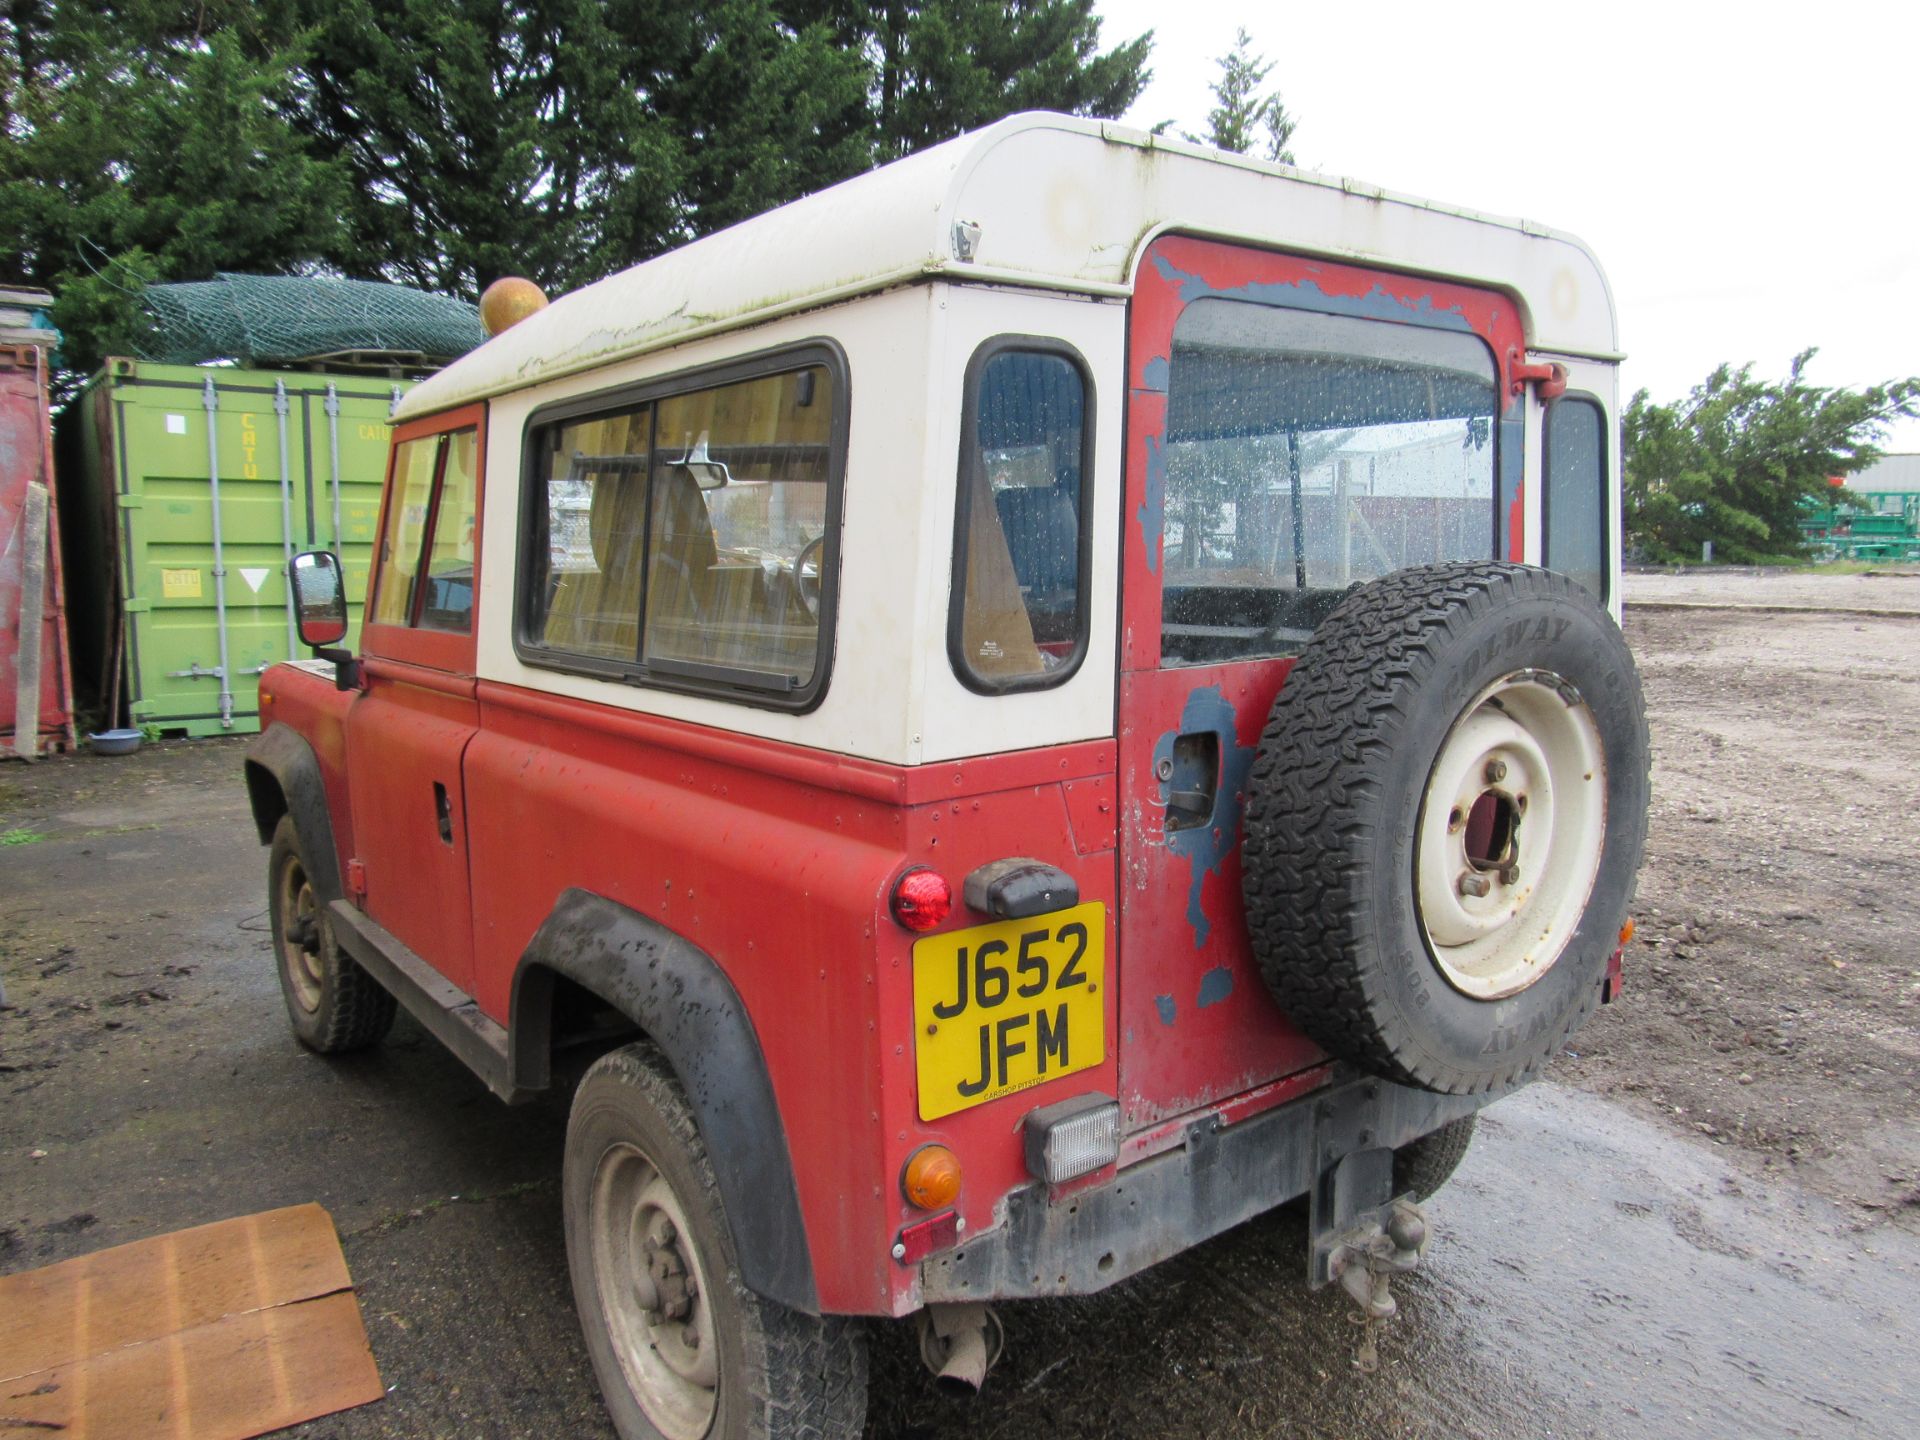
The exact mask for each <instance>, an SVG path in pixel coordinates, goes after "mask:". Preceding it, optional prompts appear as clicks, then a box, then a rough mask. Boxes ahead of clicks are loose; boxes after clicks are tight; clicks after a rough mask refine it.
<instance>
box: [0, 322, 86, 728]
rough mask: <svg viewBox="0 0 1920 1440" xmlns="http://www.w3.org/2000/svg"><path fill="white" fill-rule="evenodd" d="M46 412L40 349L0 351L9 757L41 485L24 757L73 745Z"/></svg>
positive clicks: (1, 642) (4, 723) (3, 711)
mask: <svg viewBox="0 0 1920 1440" xmlns="http://www.w3.org/2000/svg"><path fill="white" fill-rule="evenodd" d="M50 424H51V422H50V421H49V419H48V413H47V373H46V352H45V351H44V350H42V349H41V348H40V347H39V346H37V345H20V346H7V347H5V348H3V349H0V536H5V537H6V539H5V540H4V541H0V616H4V617H5V619H4V620H0V751H4V752H5V753H7V754H12V753H13V752H14V742H13V730H14V725H15V723H16V720H17V716H16V714H15V708H16V697H17V695H18V693H19V671H18V668H17V666H18V662H19V656H20V627H19V616H20V601H21V585H22V582H23V579H24V575H25V570H26V554H25V552H24V551H23V550H22V548H21V546H20V544H19V537H20V533H21V525H22V523H23V521H24V519H25V514H24V511H25V506H26V498H27V486H28V485H30V484H34V483H38V484H41V485H44V486H46V488H47V546H46V552H45V556H44V560H45V565H46V578H45V580H44V582H43V587H42V590H41V602H40V603H41V611H40V613H41V624H40V694H39V696H38V702H39V703H38V705H37V707H36V708H35V713H30V714H29V716H28V722H29V724H31V725H33V726H34V727H35V738H34V739H33V741H32V742H30V743H29V744H28V745H27V746H26V747H25V748H26V752H27V753H28V754H30V755H31V754H36V753H39V752H40V751H44V750H64V749H66V748H67V747H68V746H69V745H71V744H72V743H73V739H74V735H73V686H72V679H71V673H70V670H69V668H68V661H67V616H66V608H65V599H66V585H65V583H64V581H63V580H62V578H61V567H60V513H59V491H58V489H57V488H56V487H55V484H54V474H53V432H52V430H51V429H50V428H49V426H50Z"/></svg>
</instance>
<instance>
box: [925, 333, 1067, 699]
mask: <svg viewBox="0 0 1920 1440" xmlns="http://www.w3.org/2000/svg"><path fill="white" fill-rule="evenodd" d="M1092 436H1093V406H1092V403H1091V400H1090V397H1089V394H1088V386H1087V380H1086V371H1085V367H1084V364H1083V363H1082V361H1081V359H1080V357H1079V355H1078V354H1077V353H1075V352H1074V351H1073V350H1072V349H1070V348H1069V347H1068V346H1066V345H1064V344H1061V343H1059V342H1057V341H1047V340H1035V339H1027V338H1024V337H1004V338H1001V339H996V340H990V341H988V342H987V344H985V345H983V346H982V347H981V348H980V350H979V351H977V352H976V353H975V355H974V357H973V360H972V362H971V363H970V364H969V365H968V367H967V390H966V411H965V427H964V431H963V434H962V436H961V446H960V477H959V492H960V493H959V503H958V508H957V510H956V513H955V523H954V555H953V599H952V605H951V613H950V618H949V624H948V632H947V649H948V652H949V655H950V657H951V659H952V662H953V667H954V671H955V673H956V674H958V675H959V677H960V679H961V681H962V682H963V683H964V684H966V685H967V686H968V688H970V689H973V690H979V691H983V692H987V693H998V692H1001V691H1006V690H1022V689H1033V688H1037V687H1039V686H1044V685H1056V684H1059V683H1060V682H1061V681H1063V680H1065V679H1067V678H1068V677H1069V676H1070V675H1072V674H1073V672H1074V670H1075V669H1077V668H1078V666H1079V664H1080V659H1081V657H1082V655H1084V654H1085V652H1086V646H1087V545H1088V537H1089V524H1090V518H1091V517H1090V514H1089V507H1088V505H1087V504H1086V495H1087V483H1088V482H1087V477H1088V474H1089V471H1090V465H1091V461H1092V454H1093V443H1092Z"/></svg>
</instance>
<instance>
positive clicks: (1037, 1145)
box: [1026, 1095, 1120, 1185]
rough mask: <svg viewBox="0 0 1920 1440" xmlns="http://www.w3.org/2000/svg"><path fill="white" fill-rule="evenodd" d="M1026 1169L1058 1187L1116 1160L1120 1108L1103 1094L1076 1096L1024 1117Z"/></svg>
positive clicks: (1117, 1155) (1036, 1176)
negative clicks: (1025, 1120)
mask: <svg viewBox="0 0 1920 1440" xmlns="http://www.w3.org/2000/svg"><path fill="white" fill-rule="evenodd" d="M1026 1132H1027V1169H1028V1171H1029V1172H1030V1173H1031V1174H1032V1175H1033V1177H1034V1178H1035V1179H1036V1180H1044V1181H1046V1182H1047V1183H1048V1184H1049V1185H1059V1184H1061V1183H1063V1182H1064V1181H1068V1180H1072V1179H1074V1178H1075V1177H1077V1176H1080V1175H1086V1174H1090V1173H1091V1172H1093V1171H1095V1170H1098V1169H1099V1168H1100V1167H1101V1166H1103V1165H1111V1164H1113V1162H1114V1161H1116V1160H1118V1159H1119V1158H1120V1107H1119V1105H1117V1104H1116V1103H1114V1102H1113V1101H1112V1100H1109V1099H1108V1098H1107V1097H1106V1096H1104V1095H1080V1096H1077V1097H1075V1098H1074V1099H1072V1100H1062V1101H1061V1102H1060V1103H1059V1104H1057V1105H1049V1106H1047V1107H1046V1108H1045V1109H1042V1110H1035V1111H1033V1112H1031V1113H1030V1114H1029V1115H1028V1116H1027V1124H1026Z"/></svg>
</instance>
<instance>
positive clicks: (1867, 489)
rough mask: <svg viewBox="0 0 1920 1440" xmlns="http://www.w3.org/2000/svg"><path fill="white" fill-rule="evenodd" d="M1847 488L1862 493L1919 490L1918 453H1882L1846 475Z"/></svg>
mask: <svg viewBox="0 0 1920 1440" xmlns="http://www.w3.org/2000/svg"><path fill="white" fill-rule="evenodd" d="M1847 488H1848V489H1849V490H1853V491H1857V492H1858V493H1860V494H1862V495H1886V494H1891V493H1893V492H1895V491H1903V492H1910V493H1911V492H1920V455H1882V456H1881V457H1880V458H1879V459H1878V460H1876V461H1874V462H1873V464H1871V465H1869V466H1868V467H1867V468H1866V469H1864V470H1861V471H1859V472H1857V473H1856V474H1853V475H1849V476H1848V477H1847Z"/></svg>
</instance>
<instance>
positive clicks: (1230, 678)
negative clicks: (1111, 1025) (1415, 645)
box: [1119, 236, 1525, 1130]
mask: <svg viewBox="0 0 1920 1440" xmlns="http://www.w3.org/2000/svg"><path fill="white" fill-rule="evenodd" d="M1521 337H1522V332H1521V328H1520V325H1519V321H1518V317H1517V315H1516V314H1515V311H1514V308H1513V305H1512V302H1511V301H1510V300H1509V299H1508V298H1507V297H1505V296H1503V295H1500V294H1497V293H1495V292H1491V291H1486V290H1480V289H1476V288H1471V287H1467V286H1461V285H1450V284H1443V283H1439V282H1435V281H1431V280H1425V279H1419V278H1416V277H1410V276H1402V275H1395V274H1389V273H1386V272H1382V271H1374V270H1368V269H1363V268H1359V267H1355V266H1348V265H1340V264H1333V263H1329V262H1325V261H1319V260H1308V259H1303V258H1300V257H1296V256H1287V255H1279V254H1274V253H1271V252H1266V251H1257V250H1251V249H1248V248H1245V247H1241V246H1235V245H1228V244H1222V243H1218V242H1213V241H1204V240H1197V239H1190V238H1186V237H1181V236H1169V237H1163V238H1162V239H1160V240H1158V241H1156V242H1155V243H1154V244H1153V245H1152V246H1151V247H1150V248H1149V250H1148V252H1147V255H1146V257H1145V259H1144V260H1143V263H1142V264H1141V267H1140V271H1139V276H1138V280H1137V283H1136V287H1135V293H1134V300H1133V308H1132V312H1131V316H1130V320H1129V337H1128V358H1127V383H1128V410H1127V451H1126V467H1127V473H1126V495H1127V498H1126V502H1125V511H1124V515H1123V522H1124V523H1123V533H1124V537H1125V540H1124V555H1123V566H1124V568H1123V571H1122V577H1123V579H1122V585H1123V596H1122V618H1123V624H1122V642H1121V664H1120V669H1121V675H1120V687H1119V733H1120V780H1119V787H1120V801H1121V806H1120V813H1121V827H1120V847H1121V865H1122V875H1123V877H1124V883H1123V884H1122V886H1121V923H1120V926H1119V933H1120V964H1121V976H1122V979H1121V985H1120V1009H1121V1016H1120V1026H1119V1033H1120V1035H1121V1036H1122V1037H1123V1044H1122V1047H1121V1056H1120V1092H1121V1106H1122V1113H1123V1116H1124V1118H1125V1122H1126V1124H1127V1127H1128V1128H1129V1129H1130V1130H1133V1129H1140V1128H1142V1127H1144V1126H1147V1125H1150V1124H1153V1123H1154V1122H1156V1121H1159V1120H1162V1119H1164V1118H1167V1117H1169V1116H1173V1115H1178V1114H1181V1113H1184V1112H1186V1111H1190V1110H1192V1109H1194V1108H1196V1107H1198V1106H1201V1105H1205V1104H1208V1103H1210V1102H1213V1101H1216V1100H1220V1099H1224V1098H1226V1097H1228V1096H1232V1095H1236V1094H1239V1093H1241V1092H1244V1091H1246V1090H1249V1089H1251V1088H1253V1087H1256V1086H1259V1085H1262V1084H1265V1083H1268V1082H1272V1081H1275V1080H1278V1079H1280V1078H1281V1077H1283V1076H1286V1075H1288V1074H1291V1073H1294V1072H1296V1071H1299V1070H1301V1069H1304V1068H1306V1067H1308V1066H1311V1065H1313V1064H1315V1063H1316V1062H1317V1061H1318V1060H1320V1059H1321V1058H1322V1056H1321V1052H1320V1051H1319V1050H1318V1048H1317V1047H1316V1046H1315V1045H1314V1044H1313V1043H1312V1042H1311V1041H1309V1040H1308V1039H1306V1037H1305V1036H1303V1035H1302V1034H1301V1033H1300V1032H1299V1031H1298V1030H1297V1029H1296V1028H1295V1027H1294V1026H1293V1025H1292V1024H1291V1023H1290V1022H1289V1021H1288V1020H1287V1019H1286V1017H1285V1016H1284V1015H1283V1014H1281V1012H1280V1010H1279V1009H1278V1007H1277V1006H1276V1005H1275V1004H1274V1002H1273V1000H1272V999H1271V998H1270V996H1269V995H1268V993H1267V991H1266V989H1265V988H1264V985H1263V983H1262V981H1261V978H1260V975H1259V972H1258V969H1257V967H1256V966H1255V965H1254V963H1253V959H1252V954H1251V950H1250V947H1249V944H1248V939H1247V929H1246V919H1245V913H1244V906H1243V903H1242V900H1241V882H1242V876H1241V869H1240V839H1241V834H1240V823H1241V816H1242V812H1243V810H1244V807H1245V803H1246V787H1247V777H1248V774H1249V772H1250V770H1251V767H1252V765H1253V763H1254V760H1255V756H1256V753H1257V749H1258V744H1259V738H1260V732H1261V730H1262V728H1263V727H1264V726H1265V724H1266V720H1267V716H1268V712H1269V711H1270V710H1271V708H1272V705H1273V700H1274V696H1275V695H1276V694H1277V693H1278V692H1279V690H1280V687H1281V685H1282V683H1283V682H1284V681H1285V678H1286V674H1287V671H1288V670H1289V669H1290V668H1291V666H1292V663H1293V657H1294V656H1295V655H1297V654H1298V653H1299V652H1300V650H1301V649H1302V648H1303V647H1304V646H1305V644H1306V642H1307V641H1308V639H1309V638H1310V637H1311V635H1312V633H1313V629H1314V626H1315V625H1316V624H1318V622H1319V621H1320V619H1321V618H1322V617H1324V616H1325V615H1326V614H1327V613H1328V611H1330V610H1331V609H1332V608H1333V606H1334V605H1335V604H1336V603H1338V601H1339V599H1340V597H1341V595H1342V594H1343V593H1344V591H1345V590H1346V589H1347V588H1348V587H1349V586H1351V585H1353V584H1357V583H1361V582H1364V581H1366V580H1370V579H1373V578H1376V577H1378V576H1380V575H1383V574H1386V573H1388V572H1389V571H1392V570H1395V569H1399V568H1402V567H1404V566H1407V565H1415V564H1421V563H1424V562H1428V561H1434V560H1449V559H1462V560H1464V559H1476V558H1477V559H1490V558H1493V557H1495V556H1505V557H1510V558H1515V559H1517V558H1519V546H1520V543H1521V542H1520V536H1521V533H1522V527H1521V518H1522V517H1521V508H1520V507H1521V494H1520V483H1519V480H1520V475H1521V466H1522V461H1523V449H1524V445H1523V441H1524V434H1523V425H1522V421H1523V417H1524V413H1525V412H1524V406H1523V403H1522V401H1521V399H1520V398H1518V397H1514V396H1513V395H1512V394H1511V387H1510V386H1509V385H1508V384H1507V383H1506V369H1507V365H1508V361H1507V359H1506V358H1505V357H1506V356H1507V355H1508V353H1509V351H1510V350H1512V349H1515V348H1516V347H1518V346H1519V345H1520V344H1521V343H1522V338H1521ZM1329 743H1331V738H1330V742H1329Z"/></svg>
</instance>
